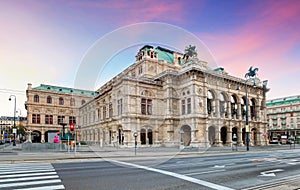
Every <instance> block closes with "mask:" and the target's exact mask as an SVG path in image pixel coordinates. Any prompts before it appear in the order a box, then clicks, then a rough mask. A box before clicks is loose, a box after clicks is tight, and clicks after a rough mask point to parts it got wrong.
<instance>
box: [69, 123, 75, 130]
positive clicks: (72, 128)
mask: <svg viewBox="0 0 300 190" xmlns="http://www.w3.org/2000/svg"><path fill="white" fill-rule="evenodd" d="M74 128H75V125H74V123H71V124H70V131H74Z"/></svg>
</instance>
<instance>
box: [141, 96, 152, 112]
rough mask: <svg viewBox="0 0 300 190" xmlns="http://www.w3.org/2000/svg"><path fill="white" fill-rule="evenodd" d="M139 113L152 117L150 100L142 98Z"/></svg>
mask: <svg viewBox="0 0 300 190" xmlns="http://www.w3.org/2000/svg"><path fill="white" fill-rule="evenodd" d="M141 113H142V114H144V115H152V100H151V99H145V98H142V101H141Z"/></svg>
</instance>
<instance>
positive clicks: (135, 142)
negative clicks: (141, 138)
mask: <svg viewBox="0 0 300 190" xmlns="http://www.w3.org/2000/svg"><path fill="white" fill-rule="evenodd" d="M133 136H134V155H135V156H136V146H137V141H136V138H137V136H138V133H137V132H136V131H135V132H134V133H133Z"/></svg>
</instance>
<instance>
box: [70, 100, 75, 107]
mask: <svg viewBox="0 0 300 190" xmlns="http://www.w3.org/2000/svg"><path fill="white" fill-rule="evenodd" d="M70 105H71V106H75V99H74V98H71V99H70Z"/></svg>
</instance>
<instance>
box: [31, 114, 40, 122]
mask: <svg viewBox="0 0 300 190" xmlns="http://www.w3.org/2000/svg"><path fill="white" fill-rule="evenodd" d="M32 123H41V116H40V114H32Z"/></svg>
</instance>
